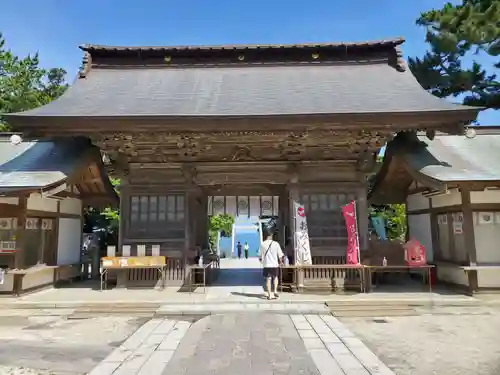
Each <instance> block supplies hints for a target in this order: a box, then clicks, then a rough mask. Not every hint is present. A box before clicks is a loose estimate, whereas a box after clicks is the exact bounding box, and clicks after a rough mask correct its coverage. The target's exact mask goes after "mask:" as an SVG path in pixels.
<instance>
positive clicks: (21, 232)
mask: <svg viewBox="0 0 500 375" xmlns="http://www.w3.org/2000/svg"><path fill="white" fill-rule="evenodd" d="M18 207H19V210H18V212H17V229H16V248H17V251H16V254H15V256H14V267H15V268H17V269H23V268H24V265H25V262H24V258H25V250H26V249H25V241H26V218H27V216H28V196H23V197H19V205H18Z"/></svg>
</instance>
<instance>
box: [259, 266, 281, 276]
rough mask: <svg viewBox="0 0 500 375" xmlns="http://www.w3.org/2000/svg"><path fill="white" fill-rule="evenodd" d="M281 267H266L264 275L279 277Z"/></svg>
mask: <svg viewBox="0 0 500 375" xmlns="http://www.w3.org/2000/svg"><path fill="white" fill-rule="evenodd" d="M279 272H280V269H279V267H264V271H263V272H262V274H263V275H264V277H278V276H279Z"/></svg>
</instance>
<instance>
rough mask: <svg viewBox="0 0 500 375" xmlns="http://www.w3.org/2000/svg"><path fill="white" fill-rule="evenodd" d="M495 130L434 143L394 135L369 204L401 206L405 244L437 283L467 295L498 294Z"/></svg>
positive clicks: (499, 149)
mask: <svg viewBox="0 0 500 375" xmlns="http://www.w3.org/2000/svg"><path fill="white" fill-rule="evenodd" d="M499 158H500V127H471V128H469V129H468V131H467V132H466V133H465V134H464V135H449V134H443V133H438V134H437V135H436V136H435V138H434V139H433V140H430V139H428V138H427V137H426V136H425V135H423V134H420V135H416V134H409V133H407V134H400V135H399V136H398V137H396V138H395V139H394V140H393V141H391V142H390V143H389V145H388V146H387V150H386V154H385V158H384V162H383V165H382V168H381V170H380V172H379V174H378V175H377V176H376V180H375V183H374V185H373V188H372V191H371V195H370V202H372V203H375V204H389V203H406V207H407V220H408V230H409V237H410V238H415V239H417V240H419V241H420V242H421V243H422V244H423V245H424V246H425V248H426V251H427V257H428V258H429V260H430V262H433V263H434V264H436V269H437V277H438V280H440V281H442V282H445V283H451V284H453V285H455V286H459V287H460V288H461V289H466V290H467V291H469V292H470V293H475V292H477V291H480V290H488V289H492V288H494V289H498V288H500V251H498V243H500V164H498V162H497V160H499Z"/></svg>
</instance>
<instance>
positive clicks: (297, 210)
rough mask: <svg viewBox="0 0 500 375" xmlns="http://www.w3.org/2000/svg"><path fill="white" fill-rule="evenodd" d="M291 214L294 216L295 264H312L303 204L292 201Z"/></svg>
mask: <svg viewBox="0 0 500 375" xmlns="http://www.w3.org/2000/svg"><path fill="white" fill-rule="evenodd" d="M293 214H294V217H295V228H294V232H295V235H294V246H295V264H312V259H311V246H310V244H309V232H308V230H307V219H306V213H305V210H304V206H303V205H301V204H300V203H298V202H293Z"/></svg>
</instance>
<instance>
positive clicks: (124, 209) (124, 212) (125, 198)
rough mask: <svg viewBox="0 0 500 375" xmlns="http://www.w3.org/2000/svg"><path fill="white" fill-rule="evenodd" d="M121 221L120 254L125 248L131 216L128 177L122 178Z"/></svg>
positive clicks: (119, 233) (119, 231)
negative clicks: (124, 242)
mask: <svg viewBox="0 0 500 375" xmlns="http://www.w3.org/2000/svg"><path fill="white" fill-rule="evenodd" d="M119 191H120V208H119V209H120V221H119V223H118V244H117V245H118V248H117V250H118V254H122V248H123V238H124V236H125V230H126V228H127V225H128V219H129V217H130V213H129V207H130V204H129V200H130V194H129V190H128V181H127V178H126V177H123V178H122V179H121V180H120V188H119Z"/></svg>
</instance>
